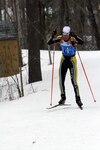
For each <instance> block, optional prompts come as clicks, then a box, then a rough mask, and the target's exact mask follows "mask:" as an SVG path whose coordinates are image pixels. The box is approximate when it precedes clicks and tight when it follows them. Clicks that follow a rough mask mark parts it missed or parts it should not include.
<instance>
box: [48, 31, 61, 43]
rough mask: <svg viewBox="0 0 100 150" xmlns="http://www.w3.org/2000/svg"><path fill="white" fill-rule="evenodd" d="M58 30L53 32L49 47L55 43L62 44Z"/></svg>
mask: <svg viewBox="0 0 100 150" xmlns="http://www.w3.org/2000/svg"><path fill="white" fill-rule="evenodd" d="M56 35H57V29H55V30H54V31H53V32H52V35H51V38H50V39H49V40H48V42H47V44H48V45H52V44H54V43H59V42H60V38H59V36H58V37H57V36H56Z"/></svg>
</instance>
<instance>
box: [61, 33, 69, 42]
mask: <svg viewBox="0 0 100 150" xmlns="http://www.w3.org/2000/svg"><path fill="white" fill-rule="evenodd" d="M62 37H63V40H64V41H68V40H69V33H63V36H62Z"/></svg>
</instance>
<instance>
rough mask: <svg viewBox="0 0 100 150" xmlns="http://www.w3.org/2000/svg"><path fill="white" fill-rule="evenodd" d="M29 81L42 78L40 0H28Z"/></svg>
mask: <svg viewBox="0 0 100 150" xmlns="http://www.w3.org/2000/svg"><path fill="white" fill-rule="evenodd" d="M26 8H27V20H28V48H29V83H32V82H36V81H40V80H42V77H41V67H40V44H41V34H40V33H41V31H40V11H39V0H36V1H33V0H27V1H26Z"/></svg>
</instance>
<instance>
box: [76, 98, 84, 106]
mask: <svg viewBox="0 0 100 150" xmlns="http://www.w3.org/2000/svg"><path fill="white" fill-rule="evenodd" d="M76 103H77V105H78V106H79V108H81V109H82V106H83V103H82V102H81V99H80V96H77V97H76Z"/></svg>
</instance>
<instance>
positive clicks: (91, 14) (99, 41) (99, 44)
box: [87, 0, 100, 49]
mask: <svg viewBox="0 0 100 150" xmlns="http://www.w3.org/2000/svg"><path fill="white" fill-rule="evenodd" d="M87 8H88V13H89V19H90V22H91V25H92V29H93V32H94V35H95V39H96V43H97V48H98V49H100V33H99V29H98V26H97V23H96V19H95V15H94V12H93V6H92V2H91V0H87Z"/></svg>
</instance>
